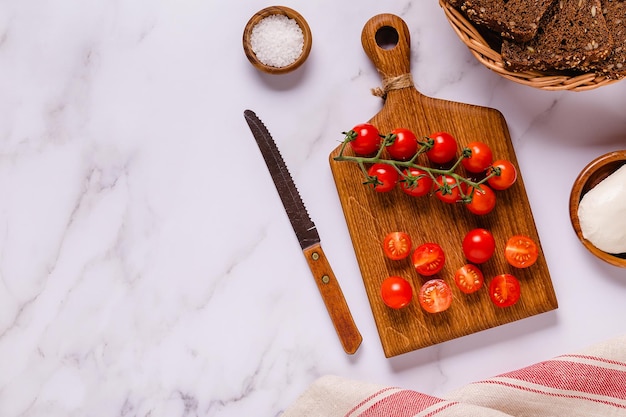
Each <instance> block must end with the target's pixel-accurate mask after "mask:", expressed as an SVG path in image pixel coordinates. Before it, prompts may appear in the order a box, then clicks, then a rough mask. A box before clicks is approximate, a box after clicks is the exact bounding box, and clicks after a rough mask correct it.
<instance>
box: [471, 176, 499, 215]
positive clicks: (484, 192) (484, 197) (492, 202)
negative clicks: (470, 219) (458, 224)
mask: <svg viewBox="0 0 626 417" xmlns="http://www.w3.org/2000/svg"><path fill="white" fill-rule="evenodd" d="M478 187H479V188H474V189H473V190H472V191H470V193H471V198H472V200H471V201H470V202H469V203H466V204H465V207H467V209H468V210H469V211H470V212H472V213H474V214H476V215H479V216H482V215H485V214H488V213H490V212H491V211H492V210H493V209H494V207H495V206H496V193H494V192H493V190H492V189H491V188H489V187H488V186H486V185H485V184H481V185H479V186H478Z"/></svg>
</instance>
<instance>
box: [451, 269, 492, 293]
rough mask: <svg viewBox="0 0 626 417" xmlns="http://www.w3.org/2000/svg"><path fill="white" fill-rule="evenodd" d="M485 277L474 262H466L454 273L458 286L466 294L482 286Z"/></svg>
mask: <svg viewBox="0 0 626 417" xmlns="http://www.w3.org/2000/svg"><path fill="white" fill-rule="evenodd" d="M484 281H485V277H484V275H483V273H482V271H481V270H480V269H479V268H478V267H477V266H476V265H474V264H465V265H463V266H462V267H460V268H459V269H457V271H456V273H455V274H454V282H455V284H456V286H457V287H458V288H459V290H461V292H464V293H465V294H471V293H474V292H476V291H478V290H479V289H481V288H482V286H483V282H484Z"/></svg>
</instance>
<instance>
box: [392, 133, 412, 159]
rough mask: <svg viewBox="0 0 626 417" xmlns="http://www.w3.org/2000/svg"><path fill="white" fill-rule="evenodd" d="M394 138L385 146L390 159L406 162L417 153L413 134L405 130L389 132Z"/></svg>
mask: <svg viewBox="0 0 626 417" xmlns="http://www.w3.org/2000/svg"><path fill="white" fill-rule="evenodd" d="M391 134H392V135H394V136H395V138H394V139H393V140H392V141H391V143H389V144H388V145H387V152H389V155H390V156H391V158H392V159H395V160H398V161H408V160H409V159H411V158H413V156H414V155H415V154H416V153H417V146H418V145H417V137H416V136H415V133H413V132H412V131H410V130H409V129H405V128H397V129H394V130H392V131H391Z"/></svg>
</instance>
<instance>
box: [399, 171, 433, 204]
mask: <svg viewBox="0 0 626 417" xmlns="http://www.w3.org/2000/svg"><path fill="white" fill-rule="evenodd" d="M404 175H405V177H404V179H403V180H401V181H400V188H401V189H402V191H404V192H405V193H406V194H408V195H410V196H413V197H422V196H425V195H426V194H428V193H429V192H430V191H431V190H432V189H433V179H432V178H431V176H430V175H428V173H427V172H426V171H423V170H421V169H419V168H414V167H411V168H407V169H405V170H404Z"/></svg>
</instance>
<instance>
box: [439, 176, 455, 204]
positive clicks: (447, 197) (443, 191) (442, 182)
mask: <svg viewBox="0 0 626 417" xmlns="http://www.w3.org/2000/svg"><path fill="white" fill-rule="evenodd" d="M434 189H435V197H437V198H438V199H439V200H441V201H443V202H444V203H456V202H457V201H459V184H458V183H457V182H456V179H454V177H452V176H449V175H440V176H438V177H437V181H435V184H434Z"/></svg>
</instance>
